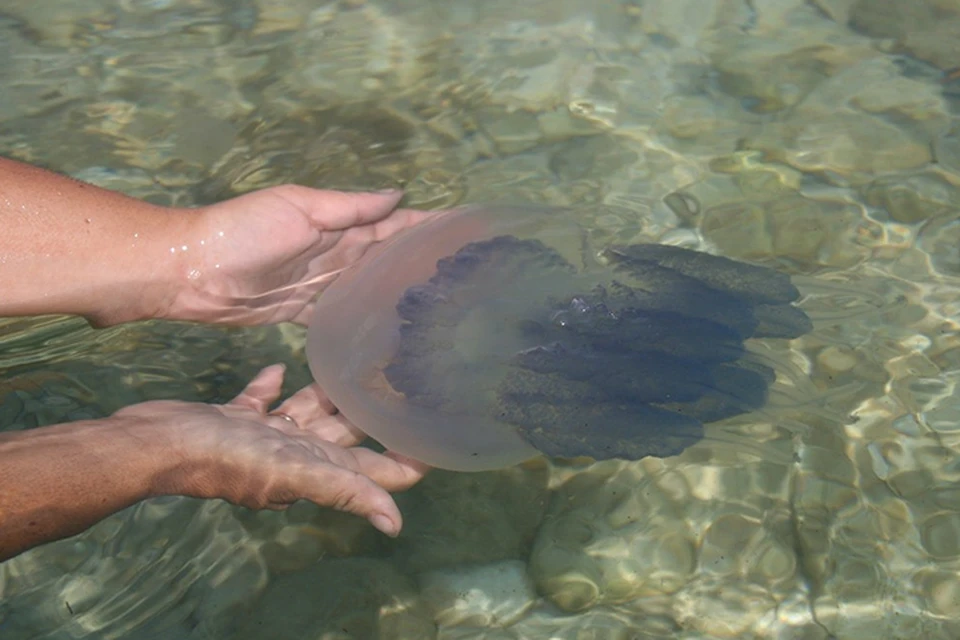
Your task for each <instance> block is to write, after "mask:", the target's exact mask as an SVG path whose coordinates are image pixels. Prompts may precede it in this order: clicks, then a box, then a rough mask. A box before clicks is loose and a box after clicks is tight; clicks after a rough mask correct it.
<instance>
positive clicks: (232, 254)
mask: <svg viewBox="0 0 960 640" xmlns="http://www.w3.org/2000/svg"><path fill="white" fill-rule="evenodd" d="M399 195H400V194H398V193H397V194H349V193H341V192H334V191H318V190H314V189H308V188H305V187H292V186H284V187H276V188H272V189H266V190H263V191H258V192H255V193H251V194H247V195H245V196H241V197H239V198H235V199H233V200H228V201H225V202H221V203H219V204H216V205H213V206H211V207H209V208H207V209H205V210H204V213H203V216H204V220H203V225H202V232H201V239H202V240H203V243H202V245H201V246H203V247H204V250H203V258H202V263H201V266H200V267H199V268H198V269H197V271H199V273H200V276H199V277H198V278H197V282H196V283H195V284H194V287H193V292H194V293H195V294H196V295H197V296H198V298H199V302H200V306H204V307H207V309H206V312H207V313H206V316H205V317H203V318H201V319H204V320H207V321H216V322H229V323H232V324H247V325H249V324H266V323H271V322H282V321H288V320H292V321H295V322H300V323H306V322H307V321H308V320H309V315H310V312H311V310H312V305H311V304H310V303H311V301H312V300H313V298H314V297H315V296H316V295H317V293H319V292H320V291H322V290H323V289H324V288H325V287H326V286H328V285H329V284H330V282H332V280H333V279H334V278H335V277H336V275H337V273H339V272H340V271H342V270H343V269H345V268H346V267H349V266H350V265H351V264H353V263H354V262H356V261H357V260H358V259H359V258H360V257H361V256H363V254H364V253H366V251H367V250H368V249H369V248H370V247H371V246H372V245H374V244H375V243H377V242H381V241H383V240H385V239H387V238H388V237H390V236H392V235H394V234H395V233H397V232H399V231H401V230H403V229H405V228H407V227H410V226H413V225H415V224H417V223H418V222H420V221H422V220H423V219H424V218H425V217H427V216H428V215H429V214H428V213H426V212H422V211H412V210H407V209H395V206H396V203H397V201H398V200H399Z"/></svg>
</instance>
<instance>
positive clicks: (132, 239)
mask: <svg viewBox="0 0 960 640" xmlns="http://www.w3.org/2000/svg"><path fill="white" fill-rule="evenodd" d="M138 205H139V206H137V208H136V209H137V212H136V215H133V216H131V218H132V219H133V220H135V221H136V222H134V223H132V224H131V225H130V227H129V231H128V234H127V235H128V237H129V242H128V243H126V244H125V245H123V246H121V247H120V250H119V251H118V252H117V253H116V255H114V256H111V257H112V258H113V261H111V260H110V258H108V259H106V260H101V261H99V266H100V269H101V270H102V271H103V274H102V277H101V281H102V282H103V283H104V285H103V288H104V290H105V291H106V292H108V295H109V298H108V299H103V297H101V299H98V300H95V301H93V302H92V304H93V306H92V308H90V309H89V310H88V311H87V312H86V313H82V315H84V316H85V317H86V318H87V319H88V320H90V321H91V322H92V323H93V324H94V325H97V326H109V325H116V324H122V323H125V322H135V321H139V320H155V319H168V320H176V319H179V318H178V317H177V316H176V313H175V308H176V301H177V299H178V298H179V296H180V295H181V292H182V291H183V290H184V289H185V288H187V287H188V286H189V281H190V269H191V267H190V264H191V259H193V257H194V256H191V253H193V254H196V253H198V252H199V251H200V250H201V247H199V246H198V245H197V243H196V242H195V241H194V240H193V238H194V236H195V227H196V226H197V219H198V213H197V211H196V210H193V209H185V208H176V209H174V208H164V207H159V206H155V205H149V204H146V203H138ZM111 298H112V299H111Z"/></svg>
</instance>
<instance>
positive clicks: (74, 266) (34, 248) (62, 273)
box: [0, 158, 191, 324]
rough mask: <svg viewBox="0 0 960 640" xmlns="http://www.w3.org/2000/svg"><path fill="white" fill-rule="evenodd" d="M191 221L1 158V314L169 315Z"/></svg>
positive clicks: (186, 213)
mask: <svg viewBox="0 0 960 640" xmlns="http://www.w3.org/2000/svg"><path fill="white" fill-rule="evenodd" d="M190 218H191V211H190V210H186V209H165V208H163V207H159V206H155V205H151V204H148V203H146V202H142V201H140V200H137V199H135V198H130V197H128V196H125V195H122V194H119V193H116V192H113V191H108V190H105V189H100V188H98V187H95V186H93V185H89V184H85V183H82V182H79V181H77V180H73V179H71V178H68V177H65V176H62V175H58V174H56V173H52V172H49V171H45V170H43V169H39V168H37V167H33V166H30V165H25V164H22V163H19V162H16V161H13V160H8V159H5V158H0V228H2V229H3V232H2V233H0V291H2V292H3V295H2V296H0V316H12V315H42V314H51V313H56V314H70V315H81V316H84V317H86V318H88V319H90V320H91V321H93V322H94V323H97V324H115V323H117V322H124V321H129V320H139V319H144V318H149V317H157V316H162V315H163V312H164V309H165V306H166V305H169V304H170V303H171V301H172V298H173V297H174V296H175V295H176V288H177V287H178V286H179V285H178V283H179V282H181V281H182V280H183V278H185V274H184V269H185V266H184V265H185V258H184V255H183V254H184V253H185V251H184V248H185V247H184V243H183V242H184V241H183V239H184V238H186V237H187V236H188V231H189V227H190Z"/></svg>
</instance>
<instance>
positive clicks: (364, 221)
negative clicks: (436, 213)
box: [284, 185, 403, 231]
mask: <svg viewBox="0 0 960 640" xmlns="http://www.w3.org/2000/svg"><path fill="white" fill-rule="evenodd" d="M286 189H287V191H286V192H285V193H284V195H285V197H287V198H289V199H290V200H291V201H292V202H293V204H295V205H296V206H297V207H298V208H299V209H300V210H301V211H304V212H306V214H307V216H308V217H309V218H310V220H311V221H312V222H313V224H314V226H315V227H316V228H317V229H319V230H321V231H339V230H342V229H349V228H351V227H357V226H364V225H368V224H372V223H374V222H377V221H378V220H382V219H384V218H386V217H387V216H388V215H390V212H391V211H393V210H394V209H396V207H397V203H399V202H400V199H401V198H403V192H402V191H400V190H391V191H385V192H382V193H351V192H348V191H328V190H321V189H311V188H310V187H303V186H299V185H287V187H286Z"/></svg>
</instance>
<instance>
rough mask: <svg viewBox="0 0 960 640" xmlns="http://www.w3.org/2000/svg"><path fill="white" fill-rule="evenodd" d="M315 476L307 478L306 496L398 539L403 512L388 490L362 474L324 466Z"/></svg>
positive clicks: (305, 481) (305, 479) (304, 494)
mask: <svg viewBox="0 0 960 640" xmlns="http://www.w3.org/2000/svg"><path fill="white" fill-rule="evenodd" d="M311 475H312V476H313V477H310V478H303V480H304V485H303V486H304V487H305V489H306V490H305V491H304V492H303V497H304V498H306V499H307V500H310V501H311V502H314V503H316V504H318V505H320V506H322V507H331V508H333V509H337V510H339V511H346V512H347V513H352V514H355V515H358V516H360V517H361V518H365V519H366V520H368V521H369V522H370V524H372V525H373V526H374V527H376V528H377V529H379V530H380V531H382V532H383V533H385V534H387V535H388V536H391V537H396V536H397V535H398V534H399V533H400V528H401V527H402V526H403V517H402V516H401V515H400V509H398V508H397V504H396V503H395V502H394V501H393V498H391V497H390V494H389V493H387V491H386V490H385V489H383V488H382V487H381V486H379V485H378V484H377V483H376V482H374V481H373V480H371V479H370V478H368V477H366V476H364V475H363V474H361V473H357V472H355V471H350V470H348V469H343V468H341V467H334V466H329V465H324V466H322V467H319V468H316V473H314V474H311Z"/></svg>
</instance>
